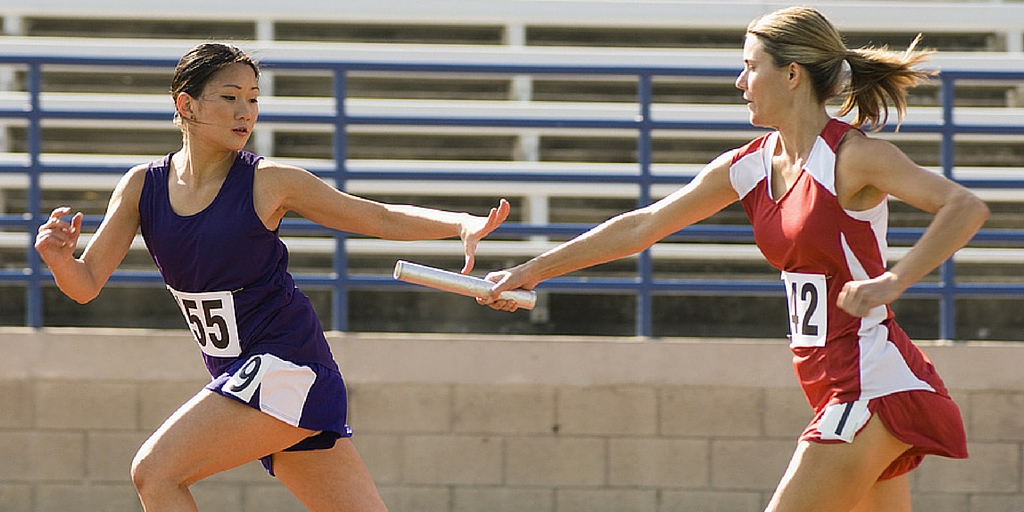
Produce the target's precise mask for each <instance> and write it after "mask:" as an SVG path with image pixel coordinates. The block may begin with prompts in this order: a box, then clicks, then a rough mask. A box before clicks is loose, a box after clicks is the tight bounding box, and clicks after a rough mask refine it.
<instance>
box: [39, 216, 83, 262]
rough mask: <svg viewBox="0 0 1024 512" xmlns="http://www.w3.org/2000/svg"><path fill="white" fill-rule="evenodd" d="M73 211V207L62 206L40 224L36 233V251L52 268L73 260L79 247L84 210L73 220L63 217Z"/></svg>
mask: <svg viewBox="0 0 1024 512" xmlns="http://www.w3.org/2000/svg"><path fill="white" fill-rule="evenodd" d="M70 213H71V208H69V207H67V206H61V207H59V208H57V209H55V210H53V212H52V213H50V218H49V219H47V220H46V222H45V223H44V224H43V225H42V226H39V231H38V233H37V234H36V243H35V248H36V251H38V252H39V256H40V257H41V258H42V259H43V261H44V262H46V265H47V266H49V267H50V268H51V269H53V268H54V267H60V266H62V265H64V264H66V263H67V262H69V261H71V259H72V258H73V257H74V253H75V248H77V247H78V237H79V236H80V235H81V234H82V217H83V215H82V212H78V213H76V214H75V215H74V217H72V218H71V222H67V221H65V220H64V219H63V217H64V216H65V215H68V214H70Z"/></svg>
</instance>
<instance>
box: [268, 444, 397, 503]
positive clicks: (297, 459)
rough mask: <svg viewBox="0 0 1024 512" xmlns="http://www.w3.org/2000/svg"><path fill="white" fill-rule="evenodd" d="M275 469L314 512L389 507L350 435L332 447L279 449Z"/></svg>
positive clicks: (275, 456)
mask: <svg viewBox="0 0 1024 512" xmlns="http://www.w3.org/2000/svg"><path fill="white" fill-rule="evenodd" d="M274 473H275V474H276V475H277V479H278V480H280V481H281V483H282V484H284V485H285V487H287V488H288V490H289V491H291V492H292V494H294V495H295V497H296V498H298V499H299V501H301V502H302V504H303V505H305V506H306V508H308V509H309V510H311V511H312V512H330V511H347V512H370V511H373V512H381V511H386V510H387V508H386V507H385V505H384V502H383V501H382V500H381V498H380V494H378V492H377V486H376V485H375V484H374V483H373V479H372V478H371V477H370V472H369V470H367V469H366V465H365V464H364V463H363V459H362V458H361V457H360V456H359V453H358V452H357V451H356V448H355V445H353V444H352V440H351V439H349V438H342V439H339V440H338V442H337V443H335V445H334V447H333V448H331V449H329V450H310V451H298V452H280V453H275V454H274Z"/></svg>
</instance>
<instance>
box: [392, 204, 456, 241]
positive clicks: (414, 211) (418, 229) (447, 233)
mask: <svg viewBox="0 0 1024 512" xmlns="http://www.w3.org/2000/svg"><path fill="white" fill-rule="evenodd" d="M470 217H471V216H470V214H468V213H460V212H449V211H444V210H434V209H431V208H422V207H419V206H411V205H394V204H387V205H383V211H382V213H381V218H380V223H379V225H380V229H379V231H380V232H379V235H378V236H379V237H380V238H384V239H387V240H407V241H408V240H438V239H441V238H450V237H456V236H459V235H460V234H461V230H462V227H463V224H464V222H465V221H466V220H468V219H469V218H470Z"/></svg>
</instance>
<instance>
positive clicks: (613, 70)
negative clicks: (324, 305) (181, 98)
mask: <svg viewBox="0 0 1024 512" xmlns="http://www.w3.org/2000/svg"><path fill="white" fill-rule="evenodd" d="M0 64H7V65H17V66H21V67H25V68H27V70H28V72H27V84H26V85H27V87H26V88H27V91H28V97H29V101H28V103H27V104H25V105H24V106H23V108H20V109H9V110H3V109H0V117H3V118H16V119H23V120H24V121H25V122H26V123H27V130H26V135H27V151H28V154H29V161H28V164H27V165H0V173H18V174H24V175H27V176H28V182H29V190H28V196H27V197H28V201H27V202H28V211H27V212H25V213H24V214H22V215H0V229H3V230H19V231H24V232H25V234H26V237H25V240H26V246H27V247H26V252H27V267H26V268H24V269H13V270H9V269H0V282H15V283H24V284H25V286H26V288H27V292H26V293H27V297H26V302H27V311H26V323H27V325H28V326H30V327H42V326H43V325H44V319H43V313H42V312H43V305H42V288H43V286H46V285H48V284H51V283H52V275H51V274H50V273H49V272H48V271H47V270H46V269H45V268H43V265H42V264H41V261H40V259H39V256H38V254H37V253H36V252H35V250H34V249H33V248H32V243H33V241H34V235H35V231H36V229H37V227H38V226H39V225H40V224H41V223H42V222H43V221H45V218H46V213H47V212H44V211H42V190H41V186H40V180H41V176H42V175H43V174H44V173H47V172H68V171H73V172H83V173H109V174H121V173H123V172H124V168H123V167H121V166H116V165H110V166H103V165H83V166H76V167H74V168H69V167H67V166H63V165H62V166H60V167H56V166H53V165H47V164H44V163H42V162H41V161H40V153H41V149H42V130H41V123H42V120H43V119H104V120H124V121H137V120H165V119H167V120H169V114H159V113H153V112H142V111H139V112H131V111H118V112H112V111H102V110H95V111H78V110H75V111H60V110H56V109H48V110H44V109H42V108H41V105H40V92H41V89H42V79H41V76H42V67H43V66H48V65H74V66H132V67H152V68H161V69H166V70H170V69H173V67H174V65H175V64H176V61H171V60H162V59H107V58H67V57H18V56H9V55H8V56H4V55H0ZM261 65H262V66H263V67H264V68H265V69H269V70H289V69H290V70H321V71H329V72H331V73H333V77H334V96H335V100H336V105H337V108H336V111H335V112H330V113H324V114H304V115H297V114H270V113H262V114H261V116H260V118H261V120H262V121H264V122H274V123H313V124H324V125H331V126H332V127H333V133H334V135H333V141H332V145H333V151H334V160H335V166H334V170H333V171H330V172H328V173H324V174H322V175H324V176H326V177H330V178H332V179H334V180H335V183H336V185H337V186H338V187H339V188H342V189H344V187H345V183H346V181H347V180H349V179H376V180H403V179H416V180H445V179H458V180H462V181H467V180H468V181H472V180H478V181H533V182H536V181H549V182H553V181H565V182H581V181H584V182H591V183H630V184H636V185H638V186H639V190H640V194H639V198H638V203H639V205H644V204H648V203H649V202H650V200H651V187H652V185H654V184H659V183H677V184H682V183H685V182H687V181H688V180H689V179H692V176H654V175H652V173H651V155H652V151H653V149H652V133H653V132H654V131H655V130H684V131H685V130H722V131H726V130H732V131H737V130H750V129H751V126H750V125H749V124H746V123H736V122H720V121H707V122H690V121H659V120H657V119H653V118H652V116H651V105H652V103H653V96H654V95H653V78H654V77H655V76H667V77H671V76H677V77H678V76H698V77H726V76H728V77H731V76H735V75H736V73H737V72H738V70H737V69H733V68H727V67H722V68H685V67H679V68H672V67H640V66H638V67H629V66H555V65H500V64H493V65H476V64H444V63H437V64H395V63H387V62H380V63H347V62H330V63H325V62H304V61H274V60H266V61H263V62H262V63H261ZM352 71H390V72H431V73H453V74H461V73H474V74H480V73H488V74H500V75H509V76H512V75H545V74H558V75H566V74H572V75H605V76H609V75H617V76H625V77H632V78H635V79H636V80H637V103H638V106H639V112H640V115H639V116H638V118H637V119H636V120H632V121H622V120H592V119H573V118H561V119H551V118H543V119H540V118H537V119H524V118H515V119H511V118H502V117H493V118H481V117H473V118H469V119H466V118H453V117H444V116H439V117H414V116H388V117H381V116H356V115H350V114H349V113H347V112H346V111H345V108H344V105H345V102H344V99H345V98H346V97H347V77H348V73H349V72H352ZM940 78H941V91H942V94H941V106H942V113H943V116H942V122H941V123H939V124H913V123H905V124H903V125H902V126H901V127H900V130H901V131H903V132H920V133H937V134H940V135H941V144H940V148H941V149H940V151H941V157H940V160H941V165H942V170H943V173H944V174H945V175H946V176H947V177H950V178H952V177H953V176H954V174H953V170H954V137H955V135H957V134H964V133H980V134H996V133H1002V134H1024V119H1022V120H1021V123H1020V124H1018V125H1013V126H1007V125H964V124H957V123H955V122H954V117H953V112H954V101H953V99H954V94H953V92H954V87H955V82H956V81H957V80H964V79H971V80H1004V81H1005V80H1024V71H1022V72H1019V73H1014V72H984V71H944V72H942V74H941V75H940ZM168 108H170V107H168ZM359 124H363V125H415V126H463V127H465V126H479V127H528V128H588V129H618V130H622V129H628V130H635V131H636V133H637V139H636V140H637V154H638V159H637V160H638V161H637V164H638V168H639V169H638V170H639V173H636V174H634V173H623V174H592V175H587V174H578V173H573V174H560V173H525V172H493V171H489V172H486V173H483V172H478V173H472V172H458V173H454V172H430V173H423V172H416V173H403V172H389V171H375V172H370V171H351V170H348V169H347V167H346V162H347V139H346V134H347V128H348V127H349V126H352V125H359ZM961 182H962V183H964V184H965V185H967V186H970V187H984V188H1003V187H1013V188H1024V179H1003V180H997V179H985V180H962V181H961ZM100 220H101V219H100V218H99V217H97V216H89V217H87V218H86V220H85V226H86V228H87V229H88V228H94V227H95V226H98V224H99V222H100ZM589 227H590V226H582V225H565V224H550V225H545V226H536V225H526V224H514V223H509V224H506V225H504V226H502V227H501V228H499V231H498V232H497V233H499V234H505V235H509V236H523V237H526V236H536V235H544V236H572V235H575V234H578V233H580V232H582V231H584V230H586V229H588V228H589ZM292 229H295V230H303V231H315V232H321V233H328V232H329V231H328V230H326V229H323V228H319V227H318V226H314V225H312V224H311V223H309V222H307V221H302V220H286V221H285V222H283V223H282V230H283V231H288V230H292ZM921 232H922V230H921V229H892V230H890V236H889V239H890V242H899V243H912V242H913V241H914V240H916V239H917V238H918V237H919V236H920V234H921ZM332 233H333V236H334V241H335V254H334V262H333V273H331V274H330V275H322V274H297V275H295V280H296V282H297V283H298V284H299V285H314V286H324V287H329V288H330V289H331V290H332V311H331V316H332V326H333V328H334V329H337V330H346V329H347V326H348V322H347V311H348V292H349V291H350V290H357V289H384V288H394V287H399V286H407V285H405V284H404V283H398V282H396V281H394V280H393V279H391V278H390V276H355V275H348V273H347V266H348V260H347V255H346V251H345V241H346V238H347V235H346V234H345V233H340V232H332ZM669 238H670V239H672V240H684V241H685V240H700V241H717V242H735V241H743V242H752V240H753V234H752V230H751V229H750V228H749V226H706V225H697V226H691V227H688V228H686V229H684V230H682V231H680V232H678V233H676V234H674V235H672V236H671V237H669ZM975 241H979V242H986V241H987V242H1000V243H1010V244H1015V245H1020V244H1022V243H1024V232H1022V231H1019V230H983V231H981V232H980V233H979V234H978V236H976V237H975ZM954 270H955V269H954V265H953V262H952V261H947V262H946V263H944V264H943V265H942V268H941V269H940V279H939V282H937V283H919V284H917V285H915V286H913V287H911V288H910V289H909V290H908V291H907V295H908V296H913V297H928V298H936V299H938V302H939V308H940V315H939V317H940V326H939V337H940V338H942V339H954V337H955V320H956V317H955V308H954V304H955V299H957V298H964V297H1008V296H1009V297H1022V296H1024V285H1014V284H1002V285H1000V284H964V283H957V282H956V276H955V271H954ZM111 282H115V283H144V284H156V283H162V280H161V279H160V276H159V275H158V274H156V273H155V272H130V271H117V272H115V273H114V275H113V276H112V277H111ZM540 288H541V289H544V290H549V291H582V292H610V293H632V294H635V295H636V297H637V301H636V303H637V306H636V307H637V311H636V315H637V325H636V334H637V335H640V336H651V335H652V332H653V314H652V310H653V297H654V295H656V294H664V293H684V294H725V295H762V294H779V293H782V292H783V288H782V285H781V282H780V281H777V280H771V281H763V282H750V281H725V280H721V281H720V280H656V279H654V277H653V265H652V260H651V256H650V251H644V252H643V253H641V254H640V256H639V259H638V263H637V275H636V277H634V278H626V279H621V278H592V277H591V278H574V277H562V278H557V279H552V280H549V281H546V282H544V283H542V284H541V287H540Z"/></svg>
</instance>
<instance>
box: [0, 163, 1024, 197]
mask: <svg viewBox="0 0 1024 512" xmlns="http://www.w3.org/2000/svg"><path fill="white" fill-rule="evenodd" d="M154 158H156V157H155V156H153V155H86V154H56V153H52V154H43V155H41V156H40V161H41V162H42V163H43V164H44V165H47V166H57V167H59V166H68V168H69V172H66V173H62V172H47V173H45V174H44V175H43V176H42V177H41V180H40V181H41V185H42V187H43V189H45V190H107V191H109V190H113V189H114V186H115V185H116V184H117V182H118V180H119V179H120V178H121V176H120V175H119V174H96V173H75V172H73V169H74V167H76V166H82V165H102V166H107V165H113V166H115V167H117V166H119V167H121V168H123V169H124V170H125V171H127V170H128V169H129V168H131V167H132V166H134V165H137V164H139V163H141V162H148V161H150V160H153V159H154ZM273 159H274V160H276V161H279V162H280V163H283V164H289V165H296V166H299V167H302V168H304V169H308V170H311V171H314V172H330V171H332V170H334V161H333V160H327V159H300V158H280V159H278V158H273ZM346 164H347V166H348V170H350V171H353V172H388V171H394V172H402V173H410V174H416V173H424V174H426V173H438V172H444V173H452V174H455V175H458V174H459V173H499V172H500V173H509V174H545V173H548V174H563V175H573V174H578V175H581V176H582V175H602V174H603V175H636V176H638V175H639V166H638V165H637V164H635V163H594V162H522V161H507V162H498V161H445V160H361V159H353V160H348V161H347V162H346ZM0 165H6V166H18V165H21V166H26V167H27V166H28V165H29V159H28V155H26V154H23V153H0ZM702 167H703V166H702V165H691V164H654V165H652V166H651V173H652V175H653V176H657V177H680V178H683V179H685V177H687V176H693V175H696V174H697V173H698V172H700V170H701V168H702ZM929 170H931V171H932V172H936V173H939V172H941V170H940V169H937V168H929ZM954 177H955V178H957V179H979V180H986V179H996V180H1007V179H1024V168H1016V167H957V168H956V169H954ZM324 181H326V182H327V183H330V184H332V185H333V184H334V180H333V179H332V178H331V177H330V176H329V175H327V176H324ZM680 186H681V184H676V183H668V184H655V185H653V186H652V187H651V195H652V196H653V197H655V198H660V197H665V196H667V195H668V194H670V193H672V192H673V191H675V190H676V189H678V188H679V187H680ZM27 187H28V176H27V175H25V174H20V173H0V189H13V190H24V189H26V188H27ZM345 190H346V191H347V192H350V193H353V194H357V195H421V196H491V197H499V196H505V197H517V196H536V195H541V196H547V197H593V198H636V197H638V195H639V186H638V185H634V184H627V183H589V184H586V186H581V183H580V182H549V181H532V182H526V181H480V180H468V179H467V180H459V179H458V178H452V179H446V180H426V179H424V180H417V179H411V178H410V179H399V180H392V179H365V178H358V179H349V180H347V182H346V187H345ZM976 192H977V193H978V195H979V196H981V197H982V198H983V199H985V200H986V201H997V202H1013V201H1024V189H1019V188H990V189H976Z"/></svg>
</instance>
